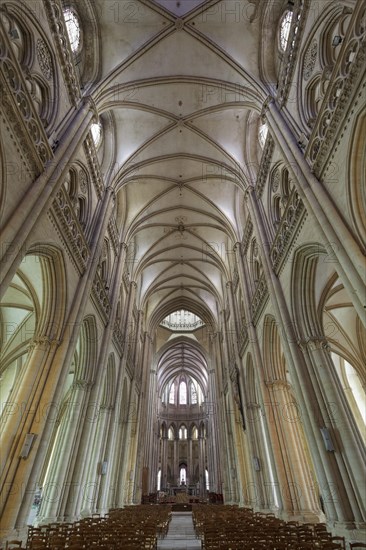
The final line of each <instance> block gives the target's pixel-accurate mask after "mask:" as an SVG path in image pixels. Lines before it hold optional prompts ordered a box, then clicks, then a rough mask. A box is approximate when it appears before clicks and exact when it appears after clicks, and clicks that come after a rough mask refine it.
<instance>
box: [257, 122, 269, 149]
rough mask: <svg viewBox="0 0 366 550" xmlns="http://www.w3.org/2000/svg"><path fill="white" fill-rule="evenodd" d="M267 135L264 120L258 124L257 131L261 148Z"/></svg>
mask: <svg viewBox="0 0 366 550" xmlns="http://www.w3.org/2000/svg"><path fill="white" fill-rule="evenodd" d="M267 135H268V126H267V124H266V123H265V122H264V123H263V124H261V125H260V126H259V131H258V139H259V144H260V146H261V148H262V149H263V148H264V145H265V143H266V139H267Z"/></svg>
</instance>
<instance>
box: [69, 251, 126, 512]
mask: <svg viewBox="0 0 366 550" xmlns="http://www.w3.org/2000/svg"><path fill="white" fill-rule="evenodd" d="M126 250H127V246H126V244H125V243H122V244H121V245H120V251H119V255H118V257H117V259H116V262H117V265H116V268H115V270H114V275H113V281H112V285H111V292H110V296H111V311H110V315H109V319H108V324H107V326H106V328H105V330H104V332H103V336H102V341H101V347H100V352H99V356H98V365H99V368H98V369H96V380H95V384H94V386H93V388H92V392H91V395H90V412H92V411H93V414H92V415H90V414H89V415H88V416H87V417H86V419H85V423H84V426H83V436H82V439H81V442H80V446H79V448H78V449H77V459H76V461H75V471H74V472H73V482H74V484H75V483H76V484H80V486H81V485H83V486H85V485H86V484H89V486H91V484H93V483H95V482H96V480H97V479H98V477H97V476H98V473H97V470H96V460H98V459H99V458H98V457H99V452H100V448H99V447H95V448H94V450H93V453H90V452H88V451H90V448H91V447H92V446H93V438H94V436H95V424H96V420H97V417H96V415H95V413H97V415H99V414H100V412H101V411H102V410H103V409H102V408H101V400H102V395H101V391H102V390H103V377H105V376H106V368H105V366H106V365H107V359H108V352H109V350H110V345H111V341H112V337H113V328H114V323H115V318H116V312H117V304H118V298H119V288H120V284H121V278H122V272H123V268H124V265H125V260H126ZM91 464H93V466H91ZM65 497H66V498H67V495H65ZM82 501H83V495H82V494H79V498H74V496H73V495H71V502H69V503H67V502H65V503H64V507H65V515H66V516H67V517H68V518H73V517H75V516H76V515H77V514H78V512H79V511H80V507H81V506H82Z"/></svg>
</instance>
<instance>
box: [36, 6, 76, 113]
mask: <svg viewBox="0 0 366 550" xmlns="http://www.w3.org/2000/svg"><path fill="white" fill-rule="evenodd" d="M43 3H44V7H45V10H46V14H47V18H48V21H49V23H50V28H51V31H52V34H53V39H54V43H55V44H56V48H57V54H58V58H59V62H60V66H61V69H62V73H63V76H64V80H65V84H66V86H67V90H68V93H69V97H70V100H71V102H72V104H73V105H75V106H76V105H78V103H79V100H80V98H81V94H80V86H79V79H78V76H77V73H76V71H75V67H74V62H73V58H72V54H71V50H70V46H69V39H68V36H67V30H66V25H65V20H64V16H63V9H62V3H61V1H60V0H44V2H43Z"/></svg>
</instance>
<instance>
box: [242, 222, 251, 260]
mask: <svg viewBox="0 0 366 550" xmlns="http://www.w3.org/2000/svg"><path fill="white" fill-rule="evenodd" d="M252 233H253V223H252V220H251V219H250V218H248V219H247V222H246V224H245V229H244V235H243V240H242V243H241V255H242V256H245V254H246V253H247V250H248V246H249V243H250V239H251V237H252Z"/></svg>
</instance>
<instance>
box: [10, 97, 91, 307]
mask: <svg viewBox="0 0 366 550" xmlns="http://www.w3.org/2000/svg"><path fill="white" fill-rule="evenodd" d="M94 118H96V110H95V105H94V101H93V100H92V98H91V97H86V98H85V99H84V100H83V102H82V103H81V105H80V107H79V109H78V110H77V111H76V113H75V114H74V117H73V118H72V119H71V121H70V122H69V124H68V126H67V127H66V129H65V131H64V133H63V134H62V136H61V138H60V144H59V145H58V147H57V149H56V151H55V155H54V157H53V159H52V160H51V161H48V163H47V164H46V166H45V169H44V171H43V172H42V174H41V175H40V176H39V177H38V178H37V179H36V180H35V181H34V182H33V183H32V185H31V186H30V188H29V190H28V191H27V192H26V193H25V195H24V196H23V198H22V199H21V201H20V202H19V204H18V205H17V207H16V208H15V209H14V210H13V212H12V214H11V216H10V218H9V219H8V220H7V221H6V223H5V225H4V227H3V229H2V237H1V238H2V242H3V243H11V246H10V244H9V246H3V247H1V253H2V256H1V258H0V259H1V263H2V267H1V285H0V299H1V298H2V296H3V295H4V292H5V291H6V289H7V287H8V286H9V284H10V282H11V280H12V278H13V277H14V275H15V272H16V270H17V269H18V266H19V264H20V262H21V260H22V257H23V256H24V254H25V252H26V249H27V246H26V240H27V238H28V236H29V235H30V233H31V231H32V229H33V228H34V226H35V225H36V224H37V222H38V220H39V218H40V216H41V214H42V213H44V212H46V211H47V210H48V209H49V208H50V206H51V203H52V201H53V199H54V197H55V195H56V193H57V191H58V190H59V188H60V187H61V185H62V183H63V177H64V176H65V174H66V172H67V170H68V169H69V167H70V163H71V162H72V160H73V158H74V156H75V154H76V153H77V151H78V150H79V148H80V146H81V144H82V143H83V141H84V140H85V137H86V135H87V133H88V131H89V129H90V125H91V123H92V121H93V119H94Z"/></svg>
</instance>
